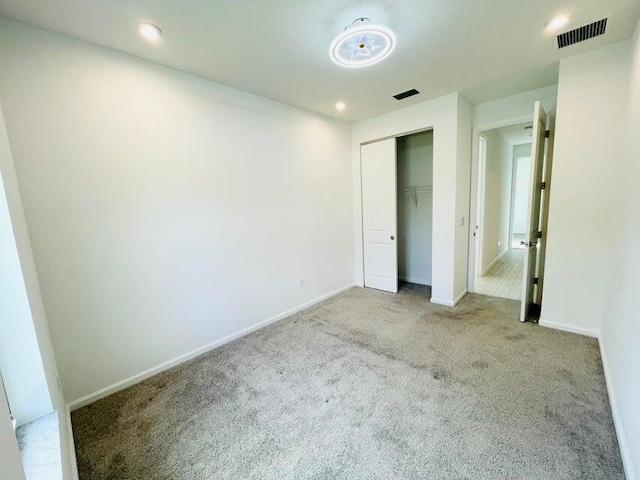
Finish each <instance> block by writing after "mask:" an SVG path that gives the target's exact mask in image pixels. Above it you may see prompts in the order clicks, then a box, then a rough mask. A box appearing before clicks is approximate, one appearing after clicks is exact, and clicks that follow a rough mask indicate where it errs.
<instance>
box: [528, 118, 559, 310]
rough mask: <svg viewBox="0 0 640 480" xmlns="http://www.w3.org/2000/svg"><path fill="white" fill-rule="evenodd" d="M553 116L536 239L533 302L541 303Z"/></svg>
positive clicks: (547, 219) (553, 125)
mask: <svg viewBox="0 0 640 480" xmlns="http://www.w3.org/2000/svg"><path fill="white" fill-rule="evenodd" d="M554 120H555V119H554V117H550V118H549V121H548V122H547V130H548V131H549V138H548V139H547V142H546V143H547V145H546V148H545V155H544V167H543V169H542V170H543V173H542V175H543V177H544V183H545V189H544V190H543V191H542V201H541V206H540V231H541V232H542V236H541V238H540V239H539V240H538V260H537V262H538V263H537V267H536V276H537V277H538V284H537V285H536V288H535V298H534V300H533V301H534V303H536V304H538V305H542V291H543V289H544V264H545V260H546V251H547V225H548V224H549V195H550V194H551V168H552V166H553V142H554V138H555V136H554V133H555V122H554Z"/></svg>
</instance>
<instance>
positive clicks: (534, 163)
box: [520, 102, 547, 322]
mask: <svg viewBox="0 0 640 480" xmlns="http://www.w3.org/2000/svg"><path fill="white" fill-rule="evenodd" d="M546 131H547V114H546V113H545V111H544V109H543V108H542V106H541V105H540V102H536V103H535V106H534V108H533V141H532V143H531V166H530V168H531V176H530V177H529V179H530V180H529V182H530V183H529V204H528V208H527V223H526V225H525V228H526V231H525V237H524V241H522V242H521V243H522V244H523V245H524V271H523V272H522V304H521V305H520V321H521V322H524V321H525V320H526V318H527V314H528V313H529V308H530V307H531V305H532V304H533V293H534V286H535V276H536V258H537V253H538V250H537V246H538V228H539V226H540V196H541V194H542V165H543V162H544V144H545V133H546Z"/></svg>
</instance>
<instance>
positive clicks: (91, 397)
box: [67, 283, 354, 411]
mask: <svg viewBox="0 0 640 480" xmlns="http://www.w3.org/2000/svg"><path fill="white" fill-rule="evenodd" d="M353 287H354V284H353V283H350V284H349V285H345V286H344V287H341V288H338V289H337V290H334V291H332V292H329V293H327V294H325V295H322V296H320V297H318V298H316V299H314V300H311V301H309V302H306V303H303V304H302V305H299V306H297V307H294V308H292V309H290V310H287V311H286V312H283V313H279V314H278V315H274V316H273V317H270V318H267V319H266V320H263V321H262V322H258V323H256V324H255V325H252V326H250V327H247V328H245V329H243V330H240V331H239V332H236V333H233V334H231V335H228V336H226V337H224V338H221V339H220V340H216V341H215V342H212V343H209V344H207V345H204V346H202V347H199V348H196V349H195V350H192V351H190V352H187V353H185V354H183V355H180V356H178V357H175V358H173V359H171V360H168V361H166V362H163V363H161V364H159V365H156V366H155V367H152V368H149V369H147V370H145V371H143V372H140V373H138V374H136V375H133V376H131V377H129V378H126V379H124V380H121V381H119V382H116V383H114V384H112V385H109V386H106V387H104V388H101V389H100V390H97V391H95V392H93V393H90V394H88V395H85V396H84V397H81V398H78V399H77V400H74V401H72V402H69V403H68V405H67V407H68V408H69V410H70V411H73V410H77V409H78V408H81V407H84V406H85V405H89V404H90V403H93V402H95V401H97V400H100V399H101V398H104V397H106V396H109V395H111V394H112V393H115V392H118V391H120V390H124V389H125V388H127V387H130V386H131V385H135V384H136V383H139V382H141V381H143V380H145V379H147V378H149V377H152V376H153V375H156V374H158V373H160V372H163V371H165V370H168V369H170V368H172V367H175V366H176V365H179V364H181V363H184V362H186V361H188V360H191V359H192V358H195V357H197V356H199V355H202V354H203V353H207V352H209V351H211V350H213V349H214V348H217V347H220V346H222V345H224V344H226V343H229V342H231V341H233V340H236V339H238V338H240V337H244V336H245V335H248V334H250V333H252V332H255V331H256V330H259V329H261V328H263V327H266V326H267V325H269V324H271V323H274V322H277V321H278V320H282V319H283V318H286V317H288V316H290V315H293V314H294V313H297V312H299V311H301V310H304V309H305V308H309V307H311V306H313V305H315V304H317V303H320V302H322V301H324V300H327V299H329V298H331V297H334V296H336V295H338V294H340V293H342V292H345V291H347V290H349V289H350V288H353Z"/></svg>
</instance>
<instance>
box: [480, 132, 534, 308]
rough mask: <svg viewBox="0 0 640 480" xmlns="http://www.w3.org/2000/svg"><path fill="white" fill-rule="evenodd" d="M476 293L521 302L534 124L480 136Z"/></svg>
mask: <svg viewBox="0 0 640 480" xmlns="http://www.w3.org/2000/svg"><path fill="white" fill-rule="evenodd" d="M478 148H479V169H478V202H477V209H478V211H477V218H478V222H477V224H476V252H477V256H476V258H477V261H476V268H475V281H474V285H475V291H476V293H481V294H484V295H491V296H494V297H502V298H509V299H512V300H519V299H520V297H521V294H522V270H523V263H524V253H523V251H522V248H523V245H521V244H520V242H521V241H522V242H523V241H524V234H525V228H524V226H525V223H526V214H527V201H528V188H529V179H530V172H529V163H530V155H531V122H526V123H519V124H515V125H509V126H505V127H501V128H496V129H492V130H486V131H484V132H482V133H481V134H480V139H479V146H478Z"/></svg>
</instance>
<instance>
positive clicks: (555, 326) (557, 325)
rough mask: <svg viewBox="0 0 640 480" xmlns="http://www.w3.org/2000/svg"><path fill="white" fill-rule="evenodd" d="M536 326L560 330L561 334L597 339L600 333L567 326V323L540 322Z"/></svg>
mask: <svg viewBox="0 0 640 480" xmlns="http://www.w3.org/2000/svg"><path fill="white" fill-rule="evenodd" d="M538 325H540V326H542V327H547V328H553V329H554V330H562V331H563V332H570V333H577V334H579V335H586V336H587V337H593V338H598V337H600V333H599V332H598V331H597V330H592V329H590V328H583V327H576V326H575V325H569V324H567V323H558V322H550V321H548V320H540V321H539V322H538Z"/></svg>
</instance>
